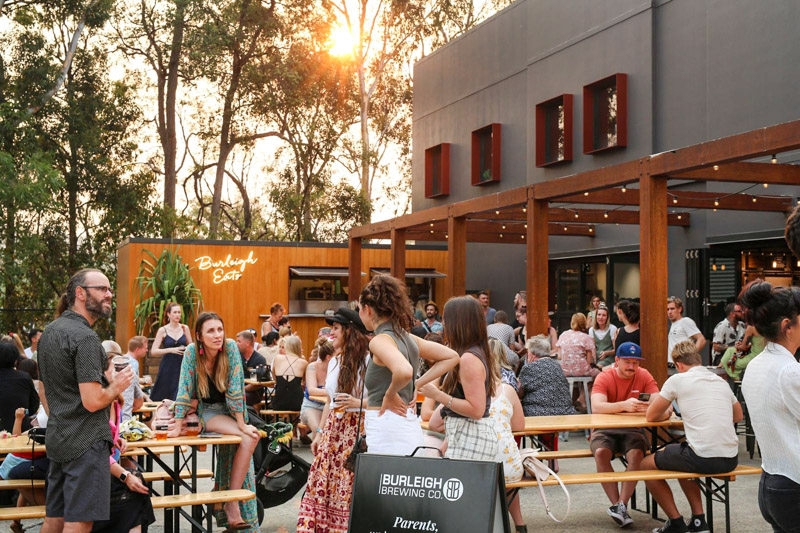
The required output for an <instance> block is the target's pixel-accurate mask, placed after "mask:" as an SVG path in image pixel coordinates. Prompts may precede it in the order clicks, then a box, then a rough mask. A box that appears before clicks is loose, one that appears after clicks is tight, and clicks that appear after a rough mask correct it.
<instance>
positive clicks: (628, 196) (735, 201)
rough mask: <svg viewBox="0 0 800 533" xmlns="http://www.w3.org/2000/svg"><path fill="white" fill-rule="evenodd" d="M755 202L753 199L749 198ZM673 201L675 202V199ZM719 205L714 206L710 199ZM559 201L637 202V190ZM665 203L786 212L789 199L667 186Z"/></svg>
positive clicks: (667, 204)
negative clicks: (678, 188)
mask: <svg viewBox="0 0 800 533" xmlns="http://www.w3.org/2000/svg"><path fill="white" fill-rule="evenodd" d="M754 197H755V198H756V200H757V201H756V202H753V198H754ZM675 200H677V202H676V201H675ZM715 200H718V201H719V205H718V206H715V205H714V201H715ZM558 201H559V202H565V203H571V204H601V205H635V206H638V205H639V189H627V190H626V192H622V188H614V189H606V190H603V191H595V192H593V193H591V194H589V196H584V195H583V194H576V195H573V196H567V197H564V198H560V199H559V200H558ZM666 202H667V203H666V206H667V207H673V208H684V207H694V208H699V209H727V210H735V211H776V212H782V211H788V210H789V209H791V208H792V199H791V198H789V197H779V198H775V197H763V196H755V195H751V194H730V193H722V192H699V191H679V190H676V189H669V190H667V192H666Z"/></svg>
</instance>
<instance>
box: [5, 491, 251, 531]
mask: <svg viewBox="0 0 800 533" xmlns="http://www.w3.org/2000/svg"><path fill="white" fill-rule="evenodd" d="M255 497H256V494H255V493H254V492H251V491H249V490H245V489H238V490H221V491H215V492H198V493H194V494H178V495H172V496H153V497H152V498H150V502H151V503H152V505H153V509H176V508H177V509H180V508H181V507H191V506H195V505H207V506H211V505H215V504H218V503H227V502H238V501H247V500H252V499H253V498H255ZM45 513H46V507H45V506H44V505H34V506H30V507H4V508H0V521H2V520H29V519H36V518H44V517H45ZM181 514H183V515H184V517H186V518H187V519H188V520H190V521H192V520H193V519H192V518H191V515H188V514H187V513H186V512H184V511H181ZM212 515H213V513H212V512H210V508H209V509H208V510H207V512H206V521H207V527H206V529H205V530H206V531H208V532H211V531H212V517H213V516H212ZM193 525H197V526H198V527H200V528H201V529H202V524H200V523H198V524H193Z"/></svg>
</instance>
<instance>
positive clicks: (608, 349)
mask: <svg viewBox="0 0 800 533" xmlns="http://www.w3.org/2000/svg"><path fill="white" fill-rule="evenodd" d="M594 323H595V325H594V327H591V328H589V336H590V337H591V338H592V339H593V340H594V347H595V353H596V354H597V366H599V367H604V366H608V365H610V364H612V363H613V362H614V354H615V351H614V337H616V336H617V326H615V325H614V324H612V323H611V322H610V321H609V320H608V307H606V304H604V303H601V304H600V306H599V307H598V308H597V311H596V314H595V317H594Z"/></svg>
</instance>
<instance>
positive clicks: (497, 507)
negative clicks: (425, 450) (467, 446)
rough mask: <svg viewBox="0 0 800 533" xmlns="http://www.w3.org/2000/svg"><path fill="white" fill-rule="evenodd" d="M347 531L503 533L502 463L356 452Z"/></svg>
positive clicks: (505, 527) (505, 531)
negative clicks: (357, 453)
mask: <svg viewBox="0 0 800 533" xmlns="http://www.w3.org/2000/svg"><path fill="white" fill-rule="evenodd" d="M348 531H349V532H350V533H395V532H397V533H402V532H408V533H411V532H419V531H426V532H431V533H464V532H466V531H468V532H470V533H473V532H474V533H508V532H509V531H510V529H509V521H508V507H507V504H506V499H505V480H504V478H503V465H501V464H500V463H494V462H486V461H456V460H450V459H432V458H427V457H403V456H397V455H379V454H370V453H366V454H360V455H359V456H358V459H357V461H356V472H355V481H354V485H353V502H352V504H351V507H350V525H349V528H348Z"/></svg>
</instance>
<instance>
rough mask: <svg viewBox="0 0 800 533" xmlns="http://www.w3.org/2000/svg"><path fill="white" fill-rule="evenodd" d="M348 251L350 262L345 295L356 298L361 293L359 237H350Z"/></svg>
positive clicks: (351, 299)
mask: <svg viewBox="0 0 800 533" xmlns="http://www.w3.org/2000/svg"><path fill="white" fill-rule="evenodd" d="M348 252H349V255H350V262H349V263H348V267H347V297H348V298H349V299H350V301H353V300H357V299H358V296H359V294H361V238H360V237H356V238H355V239H354V238H350V241H349V247H348Z"/></svg>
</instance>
